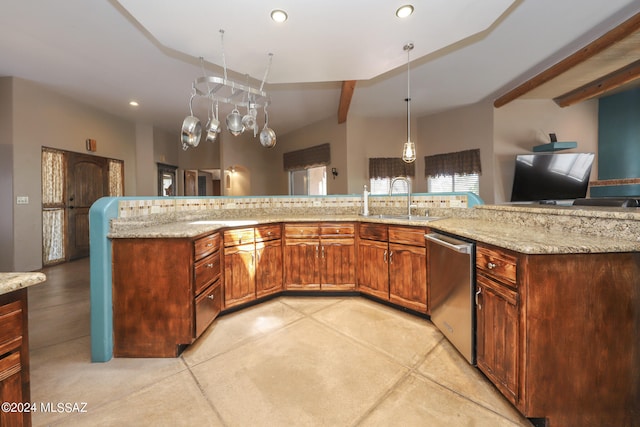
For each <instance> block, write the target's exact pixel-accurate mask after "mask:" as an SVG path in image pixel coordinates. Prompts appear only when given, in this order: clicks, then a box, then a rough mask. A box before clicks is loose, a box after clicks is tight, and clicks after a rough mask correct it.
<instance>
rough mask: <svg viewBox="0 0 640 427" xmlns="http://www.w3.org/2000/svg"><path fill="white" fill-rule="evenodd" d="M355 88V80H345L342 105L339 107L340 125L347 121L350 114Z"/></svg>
mask: <svg viewBox="0 0 640 427" xmlns="http://www.w3.org/2000/svg"><path fill="white" fill-rule="evenodd" d="M355 88H356V81H355V80H345V81H343V82H342V90H341V92H340V105H338V124H341V123H344V122H346V121H347V114H349V106H350V105H351V98H352V97H353V91H354V90H355Z"/></svg>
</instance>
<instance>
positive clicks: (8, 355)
mask: <svg viewBox="0 0 640 427" xmlns="http://www.w3.org/2000/svg"><path fill="white" fill-rule="evenodd" d="M45 280H46V277H45V275H44V274H42V273H0V402H2V403H3V406H2V412H0V425H3V426H5V425H6V426H30V425H31V413H30V411H28V410H23V406H20V405H23V404H25V403H26V404H27V405H28V404H29V402H31V392H30V379H29V328H28V313H27V288H28V287H29V286H33V285H37V284H38V283H42V282H44V281H45Z"/></svg>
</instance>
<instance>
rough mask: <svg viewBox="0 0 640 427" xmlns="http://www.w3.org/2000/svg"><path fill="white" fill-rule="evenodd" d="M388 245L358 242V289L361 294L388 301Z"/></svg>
mask: <svg viewBox="0 0 640 427" xmlns="http://www.w3.org/2000/svg"><path fill="white" fill-rule="evenodd" d="M388 257H389V245H388V244H387V242H386V241H385V242H377V241H374V240H360V244H359V245H358V287H359V289H360V291H361V292H363V293H366V294H369V295H373V296H375V297H378V298H382V299H384V300H389V263H388Z"/></svg>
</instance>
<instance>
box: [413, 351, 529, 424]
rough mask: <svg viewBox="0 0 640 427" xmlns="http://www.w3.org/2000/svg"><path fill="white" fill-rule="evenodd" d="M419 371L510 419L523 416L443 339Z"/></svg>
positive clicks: (517, 418) (519, 420) (518, 419)
mask: <svg viewBox="0 0 640 427" xmlns="http://www.w3.org/2000/svg"><path fill="white" fill-rule="evenodd" d="M418 372H419V373H421V374H422V375H425V376H426V377H427V378H429V379H431V380H433V381H435V382H437V383H438V384H441V385H443V386H445V387H447V388H449V389H451V390H453V391H455V392H457V393H459V394H461V395H463V396H466V397H467V398H468V399H470V400H473V401H474V402H477V403H479V404H480V405H482V406H485V407H487V408H489V409H491V410H493V411H495V412H498V413H500V414H502V415H504V416H505V417H508V418H509V419H511V420H514V421H518V422H521V421H522V416H521V415H520V414H519V413H518V411H516V409H515V408H514V407H513V406H512V405H511V404H510V403H509V402H508V401H507V400H506V399H505V398H504V397H503V396H502V395H501V394H500V392H498V390H497V389H496V388H495V387H494V386H493V384H491V383H490V382H489V380H488V379H487V378H486V377H485V376H484V375H482V373H481V372H480V371H479V370H478V368H476V367H474V366H471V365H469V364H468V363H467V361H466V360H465V359H464V358H463V357H462V355H460V353H458V352H457V351H456V349H455V348H454V347H453V346H452V345H451V344H450V343H449V342H448V341H447V340H446V339H445V340H443V341H442V343H441V344H440V345H439V346H438V347H436V349H435V350H434V351H432V352H431V353H429V355H428V356H427V358H426V359H425V361H424V363H422V364H421V365H420V367H419V368H418Z"/></svg>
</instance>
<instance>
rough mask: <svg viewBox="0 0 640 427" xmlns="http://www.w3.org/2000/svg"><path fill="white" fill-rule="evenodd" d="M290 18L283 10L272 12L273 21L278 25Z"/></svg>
mask: <svg viewBox="0 0 640 427" xmlns="http://www.w3.org/2000/svg"><path fill="white" fill-rule="evenodd" d="M288 18H289V16H288V15H287V12H285V11H284V10H281V9H274V10H272V11H271V19H273V20H274V21H275V22H277V23H282V22H284V21H286V20H287V19H288Z"/></svg>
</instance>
